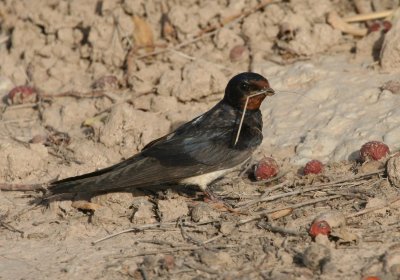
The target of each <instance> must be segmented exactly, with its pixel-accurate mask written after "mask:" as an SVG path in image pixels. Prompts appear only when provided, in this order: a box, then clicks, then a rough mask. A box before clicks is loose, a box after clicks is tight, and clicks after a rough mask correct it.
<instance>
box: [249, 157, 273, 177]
mask: <svg viewBox="0 0 400 280" xmlns="http://www.w3.org/2000/svg"><path fill="white" fill-rule="evenodd" d="M278 172H279V166H278V163H277V162H276V161H275V160H274V159H273V158H271V157H264V158H262V159H261V160H260V161H259V162H258V163H257V165H256V166H255V168H254V177H255V178H256V180H257V181H260V180H265V179H269V178H272V177H274V176H275V175H276V174H278Z"/></svg>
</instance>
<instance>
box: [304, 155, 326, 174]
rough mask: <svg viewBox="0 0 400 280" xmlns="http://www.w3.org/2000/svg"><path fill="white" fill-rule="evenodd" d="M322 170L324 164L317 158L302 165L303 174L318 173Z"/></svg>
mask: <svg viewBox="0 0 400 280" xmlns="http://www.w3.org/2000/svg"><path fill="white" fill-rule="evenodd" d="M323 170H324V164H323V163H322V162H320V161H319V160H316V159H313V160H311V161H309V162H307V164H306V166H305V167H304V175H308V174H319V173H321V172H322V171H323Z"/></svg>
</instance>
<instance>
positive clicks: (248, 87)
mask: <svg viewBox="0 0 400 280" xmlns="http://www.w3.org/2000/svg"><path fill="white" fill-rule="evenodd" d="M240 89H241V90H244V91H248V90H250V85H249V84H246V83H241V84H240Z"/></svg>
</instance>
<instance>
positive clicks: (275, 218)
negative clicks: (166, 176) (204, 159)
mask: <svg viewBox="0 0 400 280" xmlns="http://www.w3.org/2000/svg"><path fill="white" fill-rule="evenodd" d="M267 2H268V1H252V0H243V1H183V0H182V1H136V0H135V1H106V0H103V1H98V0H96V1H79V0H72V1H54V0H47V1H34V0H26V1H11V0H4V1H0V95H1V97H2V103H1V108H0V109H1V113H0V117H1V120H0V183H10V184H33V183H45V182H48V181H51V180H54V179H57V178H65V177H68V176H74V175H78V174H83V173H86V172H90V171H93V170H96V169H99V168H103V167H107V166H109V165H111V164H114V163H117V162H119V161H121V160H123V159H125V158H127V157H129V156H131V155H133V154H135V153H136V152H137V151H139V150H140V149H141V148H142V147H143V146H144V145H145V144H147V143H148V142H150V141H151V140H153V139H155V138H158V137H160V136H162V135H164V134H166V133H168V132H170V131H172V130H173V129H174V128H176V127H177V126H178V125H180V124H181V123H183V122H186V121H188V120H191V119H192V118H194V117H196V116H197V115H199V114H201V113H202V112H204V111H206V110H208V109H209V108H211V107H212V106H213V105H214V104H215V103H216V102H217V101H218V100H219V99H220V98H221V97H222V95H223V90H224V87H225V85H226V82H227V81H228V80H229V78H230V77H232V76H233V75H235V74H237V73H239V72H243V71H249V70H251V71H256V72H259V73H261V74H263V75H265V76H266V77H267V78H268V79H269V81H270V83H271V85H272V87H273V88H274V89H275V90H276V92H277V94H276V95H275V96H274V97H271V98H268V99H267V100H266V102H265V104H264V105H263V107H262V111H263V118H264V135H265V139H264V143H263V145H262V146H261V147H260V149H259V150H258V151H257V153H256V154H255V157H254V158H255V160H258V159H260V158H261V157H262V156H264V155H267V156H270V155H272V156H273V157H274V158H275V159H276V160H277V162H278V164H279V166H280V169H281V172H280V175H279V176H278V178H276V179H275V180H274V181H272V182H267V183H265V182H264V183H260V182H258V183H257V182H254V181H253V178H252V176H251V174H250V173H251V172H247V173H244V174H243V176H239V175H238V174H239V171H238V172H234V173H232V174H229V175H228V176H226V177H225V178H223V179H222V180H221V181H219V182H217V183H216V184H215V185H214V186H213V189H214V190H215V191H216V192H217V193H218V194H219V195H220V196H222V197H224V199H225V201H227V202H228V203H230V204H231V205H232V207H233V208H234V209H235V210H236V212H229V211H226V209H225V208H224V207H221V205H218V204H213V203H210V202H208V201H204V195H203V194H202V193H201V192H199V191H198V190H197V189H189V188H185V187H178V186H176V187H175V186H173V187H171V186H165V187H163V188H160V189H152V190H145V189H140V190H127V191H126V192H121V193H111V194H101V195H96V196H89V195H88V196H72V197H71V198H69V199H66V200H64V201H55V202H51V203H50V204H49V205H48V206H36V205H32V204H31V202H32V201H33V200H34V199H35V198H38V197H40V193H35V192H26V193H23V192H6V191H2V192H0V278H2V279H3V278H4V279H43V278H48V279H71V278H73V279H75V278H78V277H80V278H91V279H94V278H100V279H110V278H123V279H125V278H126V279H129V278H133V279H193V278H195V279H337V278H341V279H362V278H363V277H364V276H368V275H369V276H372V275H377V276H379V277H381V279H398V278H399V275H400V234H399V227H400V224H399V223H398V221H399V217H400V212H399V207H400V203H399V202H400V198H398V189H397V188H398V187H399V184H398V182H399V181H400V179H397V177H396V174H398V172H397V171H398V166H400V165H399V164H400V163H399V164H398V163H397V161H398V160H397V159H396V158H393V159H392V161H391V163H390V164H389V165H388V166H390V172H389V170H388V172H389V175H390V174H392V175H391V180H390V181H389V180H388V178H387V174H386V171H385V160H383V161H382V162H368V163H363V164H361V163H360V162H359V161H357V160H358V149H359V148H360V147H361V145H362V144H363V143H365V142H367V141H370V140H380V141H384V142H385V143H386V144H388V146H389V147H390V149H391V152H392V153H393V152H396V151H397V150H398V149H399V147H400V146H399V144H398V138H399V136H400V128H399V121H398V120H399V118H400V111H399V109H398V106H397V104H398V102H399V100H398V99H399V98H400V97H399V95H398V94H399V93H400V86H399V85H400V80H399V78H398V77H399V76H398V72H396V71H398V70H397V69H399V68H398V64H399V59H398V58H399V57H400V52H399V50H398V49H397V48H396V46H397V45H396V42H398V40H399V38H398V37H399V34H400V25H399V22H400V21H396V16H394V17H393V19H392V24H393V27H392V28H391V29H390V30H389V31H388V32H387V33H385V30H383V29H379V30H378V31H373V28H369V29H370V31H371V32H369V33H368V34H367V35H364V36H353V35H350V34H348V33H343V32H341V31H340V30H338V29H336V28H333V27H332V25H330V24H329V23H328V22H327V14H329V13H332V12H334V11H336V12H337V13H338V14H339V15H340V16H341V17H343V18H345V17H348V16H352V15H355V14H358V13H360V11H359V10H358V8H359V7H358V8H356V5H355V2H357V1H350V0H349V1H333V0H332V1H328V0H324V1H321V0H315V1H313V0H307V1H306V0H297V1H282V2H279V1H278V2H274V3H273V4H267ZM358 2H360V1H358ZM365 2H368V3H369V2H371V3H370V5H369V6H368V7H369V9H371V10H370V12H372V11H382V10H388V9H394V8H397V6H396V1H365ZM260 3H261V4H260ZM377 22H378V23H382V20H378V21H377ZM373 23H374V22H373V21H369V22H368V23H367V25H369V26H370V27H371V25H372V24H373ZM353 25H354V26H356V27H357V28H361V29H363V28H364V29H366V24H365V23H364V22H362V23H354V24H353ZM372 31H373V32H372ZM382 46H383V47H382ZM22 85H24V86H27V88H25V89H24V90H21V89H20V91H19V93H18V94H17V95H12V94H10V93H9V92H10V91H11V90H12V89H14V88H15V87H17V86H22ZM310 159H319V160H321V161H323V162H324V163H325V164H326V167H325V170H324V172H323V173H322V174H321V175H307V176H303V175H302V165H303V164H304V163H305V162H307V161H308V160H310ZM250 171H251V170H250ZM393 174H394V175H393ZM324 213H328V214H324ZM322 214H324V216H323V217H322V218H321V219H323V220H328V221H329V224H330V225H331V227H332V229H331V233H330V235H329V237H326V236H321V235H319V236H317V237H316V238H315V239H313V238H311V237H310V236H309V235H308V231H309V228H310V225H311V223H312V221H313V220H314V219H315V218H317V217H318V216H320V215H322ZM127 229H131V230H130V231H129V232H126V233H123V234H120V235H117V236H114V237H112V238H110V239H107V240H104V241H100V242H97V243H95V244H92V242H95V241H98V240H99V239H101V238H103V237H106V236H109V235H112V234H115V233H119V232H121V231H125V230H127Z"/></svg>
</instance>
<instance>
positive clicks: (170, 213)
mask: <svg viewBox="0 0 400 280" xmlns="http://www.w3.org/2000/svg"><path fill="white" fill-rule="evenodd" d="M157 206H158V210H159V213H160V219H161V221H162V222H172V221H176V220H177V219H178V218H180V217H182V216H185V215H188V214H189V208H188V206H187V204H186V201H185V200H184V199H183V198H177V199H167V200H159V201H158V202H157Z"/></svg>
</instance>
